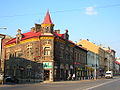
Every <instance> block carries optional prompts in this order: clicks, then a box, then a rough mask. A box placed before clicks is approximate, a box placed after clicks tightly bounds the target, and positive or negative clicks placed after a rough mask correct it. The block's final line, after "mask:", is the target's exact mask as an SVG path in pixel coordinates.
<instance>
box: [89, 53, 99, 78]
mask: <svg viewBox="0 0 120 90" xmlns="http://www.w3.org/2000/svg"><path fill="white" fill-rule="evenodd" d="M87 73H88V76H89V78H91V76H93V77H94V78H97V77H98V75H99V56H98V54H95V53H94V52H91V51H88V52H87Z"/></svg>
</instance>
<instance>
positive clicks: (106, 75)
mask: <svg viewBox="0 0 120 90" xmlns="http://www.w3.org/2000/svg"><path fill="white" fill-rule="evenodd" d="M105 78H113V72H112V71H106V73H105Z"/></svg>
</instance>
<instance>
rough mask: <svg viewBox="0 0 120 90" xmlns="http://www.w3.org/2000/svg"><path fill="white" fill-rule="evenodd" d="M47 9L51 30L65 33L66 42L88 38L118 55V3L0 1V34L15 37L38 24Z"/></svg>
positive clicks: (107, 0) (103, 0) (100, 0)
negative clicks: (18, 30)
mask: <svg viewBox="0 0 120 90" xmlns="http://www.w3.org/2000/svg"><path fill="white" fill-rule="evenodd" d="M48 9H49V11H50V14H51V18H52V21H53V23H54V24H55V27H54V29H60V30H61V33H64V32H65V29H68V30H69V35H70V40H72V41H74V42H75V41H79V40H80V39H89V40H90V41H91V42H94V43H96V44H103V45H105V46H109V47H111V48H112V49H114V50H115V51H116V52H117V55H116V56H120V38H119V36H120V35H119V34H120V0H0V27H7V30H3V29H0V33H2V34H7V35H11V36H15V35H16V31H17V29H18V28H20V29H22V32H23V33H24V32H28V31H29V30H30V28H31V27H33V26H34V24H35V23H42V21H43V19H44V16H45V14H46V11H47V10H48Z"/></svg>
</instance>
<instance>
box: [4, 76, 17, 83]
mask: <svg viewBox="0 0 120 90" xmlns="http://www.w3.org/2000/svg"><path fill="white" fill-rule="evenodd" d="M5 81H6V83H18V82H19V80H18V79H17V78H16V77H10V76H7V77H6V78H5Z"/></svg>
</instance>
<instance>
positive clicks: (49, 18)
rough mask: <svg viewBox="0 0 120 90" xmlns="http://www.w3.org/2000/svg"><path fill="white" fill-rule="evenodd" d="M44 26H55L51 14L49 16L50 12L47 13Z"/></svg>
mask: <svg viewBox="0 0 120 90" xmlns="http://www.w3.org/2000/svg"><path fill="white" fill-rule="evenodd" d="M42 24H53V23H52V20H51V17H50V14H49V11H47V13H46V16H45V18H44V21H43V23H42Z"/></svg>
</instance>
